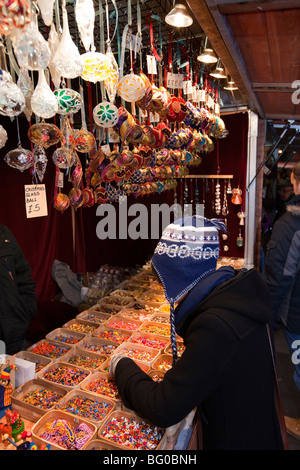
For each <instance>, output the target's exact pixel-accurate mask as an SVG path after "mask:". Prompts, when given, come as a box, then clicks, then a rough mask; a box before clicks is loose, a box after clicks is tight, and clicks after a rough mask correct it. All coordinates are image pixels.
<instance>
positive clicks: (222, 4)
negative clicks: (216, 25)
mask: <svg viewBox="0 0 300 470" xmlns="http://www.w3.org/2000/svg"><path fill="white" fill-rule="evenodd" d="M217 5H218V9H219V11H220V13H222V14H223V15H232V14H235V13H249V12H252V13H253V12H256V11H275V10H289V9H292V8H299V2H298V1H295V0H275V1H273V0H265V1H257V0H248V1H246V2H241V1H240V0H236V1H233V0H217Z"/></svg>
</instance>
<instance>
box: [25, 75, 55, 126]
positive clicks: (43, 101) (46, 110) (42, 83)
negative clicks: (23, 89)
mask: <svg viewBox="0 0 300 470" xmlns="http://www.w3.org/2000/svg"><path fill="white" fill-rule="evenodd" d="M31 109H32V111H33V112H34V114H35V115H36V116H39V117H41V118H43V119H50V118H52V117H53V116H55V114H56V113H57V110H58V103H57V100H56V98H55V96H54V93H53V92H52V90H51V88H50V87H49V85H48V83H47V82H46V78H45V73H44V70H39V80H38V84H37V86H36V87H35V90H34V92H33V94H32V97H31Z"/></svg>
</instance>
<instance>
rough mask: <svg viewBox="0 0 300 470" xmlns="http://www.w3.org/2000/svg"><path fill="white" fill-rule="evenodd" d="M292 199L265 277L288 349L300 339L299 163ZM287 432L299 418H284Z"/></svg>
mask: <svg viewBox="0 0 300 470" xmlns="http://www.w3.org/2000/svg"><path fill="white" fill-rule="evenodd" d="M291 184H292V186H293V192H294V194H295V196H294V198H293V199H291V200H290V201H289V202H288V203H287V205H286V212H285V213H284V214H283V215H282V216H281V217H280V219H279V220H277V222H276V224H275V225H274V228H273V230H272V236H271V239H270V241H269V243H268V245H267V253H266V260H265V280H266V283H267V286H268V288H269V291H270V294H271V299H272V305H273V318H274V320H275V321H278V322H280V323H281V324H282V327H283V331H284V335H285V338H286V341H287V344H288V347H289V350H290V352H291V358H293V357H294V356H293V354H294V353H296V351H297V348H298V344H300V343H299V341H300V310H299V305H300V269H299V268H300V162H299V163H297V164H296V165H295V166H294V168H293V169H292V172H291ZM296 362H298V361H294V382H295V384H296V386H297V388H298V390H299V391H300V364H297V363H296ZM285 420H286V427H287V431H288V432H290V434H293V435H295V436H296V437H298V438H300V420H296V419H295V420H293V419H292V418H286V419H285Z"/></svg>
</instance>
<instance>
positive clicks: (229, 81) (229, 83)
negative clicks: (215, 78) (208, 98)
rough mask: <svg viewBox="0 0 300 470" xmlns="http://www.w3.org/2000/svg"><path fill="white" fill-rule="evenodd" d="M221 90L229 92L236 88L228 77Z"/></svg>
mask: <svg viewBox="0 0 300 470" xmlns="http://www.w3.org/2000/svg"><path fill="white" fill-rule="evenodd" d="M223 88H224V90H229V91H234V90H238V87H237V86H236V84H235V83H234V81H233V80H232V79H231V78H230V77H228V79H227V85H226V86H224V87H223Z"/></svg>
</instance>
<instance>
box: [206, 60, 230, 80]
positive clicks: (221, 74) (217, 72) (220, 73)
mask: <svg viewBox="0 0 300 470" xmlns="http://www.w3.org/2000/svg"><path fill="white" fill-rule="evenodd" d="M209 75H210V76H211V77H213V78H217V79H219V80H221V79H222V78H227V76H226V73H225V71H224V69H223V67H221V65H220V60H218V63H217V66H216V68H215V69H214V70H213V71H212V72H211V73H210V74H209Z"/></svg>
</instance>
